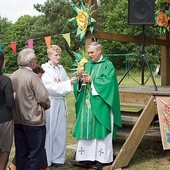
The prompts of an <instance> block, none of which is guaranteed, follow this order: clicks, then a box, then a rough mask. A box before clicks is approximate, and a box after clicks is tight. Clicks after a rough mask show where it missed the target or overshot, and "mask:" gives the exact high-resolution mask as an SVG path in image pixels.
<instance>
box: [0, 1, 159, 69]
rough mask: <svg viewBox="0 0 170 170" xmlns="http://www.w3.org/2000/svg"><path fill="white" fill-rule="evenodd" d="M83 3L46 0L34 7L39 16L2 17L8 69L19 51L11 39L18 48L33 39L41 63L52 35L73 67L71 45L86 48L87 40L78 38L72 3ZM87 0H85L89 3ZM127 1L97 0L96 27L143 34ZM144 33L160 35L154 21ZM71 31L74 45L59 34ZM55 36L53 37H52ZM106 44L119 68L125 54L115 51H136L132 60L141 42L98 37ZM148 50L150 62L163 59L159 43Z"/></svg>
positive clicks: (14, 64) (13, 65)
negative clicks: (130, 14)
mask: <svg viewBox="0 0 170 170" xmlns="http://www.w3.org/2000/svg"><path fill="white" fill-rule="evenodd" d="M70 2H71V3H74V4H76V5H77V6H80V5H81V3H80V0H72V1H68V0H60V1H58V0H47V1H46V2H45V3H44V4H34V8H35V9H36V10H37V11H39V12H41V13H42V15H40V16H33V17H32V16H29V15H24V16H21V17H20V18H19V19H18V20H17V21H16V22H15V23H12V22H11V21H8V19H7V18H1V17H0V28H1V29H0V43H1V45H2V50H3V52H4V53H5V57H6V70H7V71H8V72H13V71H15V70H16V69H17V67H18V66H17V54H16V55H15V54H14V53H13V51H12V49H11V46H10V42H11V41H16V42H17V52H19V51H20V50H21V49H23V48H25V47H27V43H26V40H28V39H31V38H33V39H34V50H35V53H36V55H37V57H38V63H39V64H42V63H44V62H46V61H47V53H46V44H45V41H44V37H46V36H49V35H50V36H52V41H51V43H52V44H58V45H60V46H61V48H62V49H63V54H62V61H61V62H62V64H63V65H64V66H65V68H66V69H70V68H72V63H73V56H72V54H71V52H70V49H71V50H73V51H78V50H79V49H80V48H81V49H84V45H85V44H84V42H79V39H78V37H76V36H75V28H76V25H73V24H71V23H70V22H68V21H69V19H70V18H72V17H75V12H74V11H73V9H72V6H71V3H70ZM86 2H87V0H84V3H86ZM128 12H129V11H128V1H127V0H100V1H98V7H97V11H95V16H96V23H95V29H97V30H101V31H108V32H113V33H118V34H119V33H121V34H129V35H137V36H142V34H141V33H142V31H141V26H140V25H137V26H135V25H130V24H128ZM145 30H146V31H145V32H146V35H145V37H148V38H158V37H160V35H159V32H158V31H157V27H156V26H155V25H146V26H145ZM64 33H70V35H71V47H68V44H67V43H66V41H65V39H64V38H63V37H62V36H56V37H55V35H59V34H64ZM53 36H54V38H53ZM99 41H100V43H101V44H102V46H103V49H104V53H105V54H109V55H108V56H109V58H110V59H111V60H112V61H113V63H114V65H115V66H116V68H118V69H119V68H123V67H124V66H125V56H124V55H122V56H121V55H117V56H116V55H114V54H133V55H132V56H131V57H130V58H129V61H131V60H134V59H135V58H136V57H138V56H139V55H140V53H141V45H138V44H134V43H123V42H115V41H106V40H99ZM145 52H146V57H147V60H148V62H149V63H150V64H151V65H156V64H158V63H160V47H158V46H156V45H147V46H145ZM140 65H141V64H140V61H137V63H136V67H139V68H140Z"/></svg>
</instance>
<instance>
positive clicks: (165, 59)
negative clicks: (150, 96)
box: [86, 0, 170, 86]
mask: <svg viewBox="0 0 170 170" xmlns="http://www.w3.org/2000/svg"><path fill="white" fill-rule="evenodd" d="M88 5H89V6H91V5H95V9H97V0H89V1H88ZM94 18H95V16H94ZM94 36H95V38H97V39H102V40H110V41H120V42H129V43H136V44H141V37H139V36H132V35H125V34H116V33H111V32H103V31H96V30H95V31H94ZM91 38H92V37H90V36H89V37H87V38H86V42H90V41H91ZM145 45H158V46H161V86H169V85H170V39H169V32H166V34H165V35H164V36H163V37H162V38H160V39H152V38H146V39H145Z"/></svg>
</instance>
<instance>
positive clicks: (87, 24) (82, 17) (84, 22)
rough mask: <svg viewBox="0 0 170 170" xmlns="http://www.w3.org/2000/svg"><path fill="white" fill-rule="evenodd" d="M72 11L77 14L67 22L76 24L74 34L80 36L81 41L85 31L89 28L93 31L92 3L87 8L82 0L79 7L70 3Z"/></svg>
mask: <svg viewBox="0 0 170 170" xmlns="http://www.w3.org/2000/svg"><path fill="white" fill-rule="evenodd" d="M71 5H72V8H73V10H74V11H76V13H77V16H76V17H74V18H72V19H70V20H69V22H71V23H74V24H77V29H76V36H80V41H82V40H83V39H84V37H85V34H86V32H87V31H88V30H89V31H90V32H91V33H93V30H94V25H93V23H94V22H96V21H95V19H94V18H92V14H93V12H94V11H92V8H93V6H94V5H92V6H91V7H90V8H87V7H86V6H85V5H84V4H83V2H82V1H81V8H78V7H76V6H75V5H74V4H71Z"/></svg>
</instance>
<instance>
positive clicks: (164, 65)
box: [161, 31, 170, 86]
mask: <svg viewBox="0 0 170 170" xmlns="http://www.w3.org/2000/svg"><path fill="white" fill-rule="evenodd" d="M163 38H164V39H165V40H166V41H167V43H168V44H170V42H169V32H168V31H167V32H166V34H165V36H164V37H163ZM169 85H170V47H169V46H161V86H169Z"/></svg>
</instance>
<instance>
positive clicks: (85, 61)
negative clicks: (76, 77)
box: [78, 57, 88, 68]
mask: <svg viewBox="0 0 170 170" xmlns="http://www.w3.org/2000/svg"><path fill="white" fill-rule="evenodd" d="M87 62H88V60H87V58H85V57H84V58H82V59H81V60H80V62H79V63H78V68H80V67H81V68H83V67H84V64H85V63H87Z"/></svg>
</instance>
